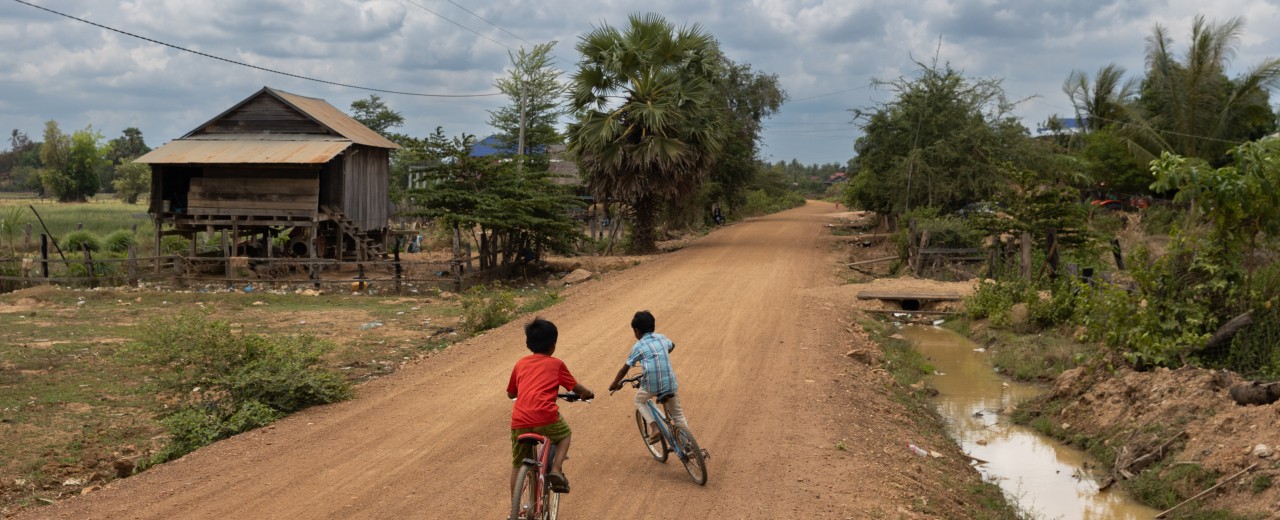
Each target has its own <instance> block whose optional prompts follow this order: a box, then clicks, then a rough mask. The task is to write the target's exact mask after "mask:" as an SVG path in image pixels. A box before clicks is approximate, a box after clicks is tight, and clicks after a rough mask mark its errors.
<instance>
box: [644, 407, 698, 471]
mask: <svg viewBox="0 0 1280 520" xmlns="http://www.w3.org/2000/svg"><path fill="white" fill-rule="evenodd" d="M656 401H657V398H656V397H654V398H650V399H648V400H646V401H645V402H644V403H645V404H647V405H649V413H652V414H653V418H654V421H653V422H655V423H657V425H658V430H659V431H661V432H662V436H663V437H664V438H666V439H667V447H669V448H671V449H672V450H673V451H675V453H676V457H679V458H680V460H684V459H685V458H687V457H688V454H686V453H685V452H684V450H682V449H680V443H678V442H676V432H673V431H671V430H669V429H668V428H667V421H669V420H671V419H670V417H667V414H666V412H665V411H659V410H658V404H657V402H656ZM664 408H665V406H664Z"/></svg>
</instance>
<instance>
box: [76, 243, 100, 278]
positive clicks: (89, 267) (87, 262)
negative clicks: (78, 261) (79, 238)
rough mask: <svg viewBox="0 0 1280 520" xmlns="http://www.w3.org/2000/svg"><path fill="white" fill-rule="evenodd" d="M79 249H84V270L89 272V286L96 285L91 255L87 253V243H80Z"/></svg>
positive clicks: (95, 274)
mask: <svg viewBox="0 0 1280 520" xmlns="http://www.w3.org/2000/svg"><path fill="white" fill-rule="evenodd" d="M80 250H81V251H84V270H85V271H87V272H88V273H89V287H97V286H98V276H97V273H95V271H97V269H94V267H93V256H91V255H90V254H89V244H85V243H81V244H80Z"/></svg>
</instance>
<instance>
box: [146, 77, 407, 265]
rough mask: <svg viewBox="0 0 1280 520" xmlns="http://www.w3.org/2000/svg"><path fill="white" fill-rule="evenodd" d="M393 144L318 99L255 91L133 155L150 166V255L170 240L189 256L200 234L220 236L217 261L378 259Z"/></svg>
mask: <svg viewBox="0 0 1280 520" xmlns="http://www.w3.org/2000/svg"><path fill="white" fill-rule="evenodd" d="M397 148H399V146H397V145H396V144H395V143H393V142H391V141H389V140H387V139H386V138H385V137H383V136H381V135H379V134H378V133H377V132H374V131H373V130H370V129H369V128H368V127H365V126H364V125H362V124H360V123H359V122H358V121H356V120H355V119H352V118H351V117H350V116H347V115H346V114H344V113H343V112H342V111H341V110H338V109H337V108H334V107H333V106H332V105H330V104H328V103H326V102H325V101H324V100H322V99H316V98H308V97H303V96H299V95H295V94H290V93H288V92H283V91H279V90H275V89H272V88H268V87H264V88H263V89H262V90H260V91H258V92H257V93H255V94H254V95H252V96H249V97H248V98H247V99H245V100H244V101H241V102H240V103H238V104H236V105H235V106H233V107H231V108H230V109H228V110H227V111H226V112H223V113H222V114H219V115H218V116H217V117H215V118H213V119H212V120H210V121H209V122H207V123H205V124H203V125H200V126H199V127H198V128H196V129H195V130H192V131H191V132H190V133H188V134H187V135H185V136H183V137H182V138H180V139H176V140H174V141H171V142H169V143H168V144H165V145H164V146H161V147H160V148H157V149H155V150H153V151H151V152H150V153H148V154H146V155H144V156H142V157H140V158H138V159H137V162H140V163H145V164H150V165H151V171H152V175H151V207H150V210H149V211H150V213H151V215H152V217H153V218H154V219H155V221H156V244H157V250H159V249H160V242H161V239H162V237H163V236H164V235H179V236H183V237H186V238H188V239H190V240H191V243H192V245H191V250H192V251H191V252H192V254H193V255H195V254H196V253H197V248H196V244H197V238H198V237H199V233H201V232H204V233H206V237H208V236H209V235H213V234H215V233H220V232H229V233H230V240H229V241H227V242H228V244H229V245H228V246H227V247H226V249H227V250H226V251H224V254H225V255H226V256H258V257H270V256H273V255H278V254H284V255H289V256H295V257H304V258H336V259H339V260H341V259H353V258H354V259H355V260H364V259H368V258H371V257H374V256H379V255H381V254H383V252H384V251H385V250H386V237H387V217H388V216H389V215H388V214H389V212H390V209H389V208H390V199H389V197H388V192H387V190H388V185H389V175H390V153H391V151H392V150H394V149H397ZM281 234H287V236H288V237H289V239H288V242H287V243H286V244H285V247H283V248H273V247H271V244H272V243H273V238H274V237H277V236H280V235H281Z"/></svg>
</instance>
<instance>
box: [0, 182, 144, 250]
mask: <svg viewBox="0 0 1280 520" xmlns="http://www.w3.org/2000/svg"><path fill="white" fill-rule="evenodd" d="M28 206H31V207H34V208H35V212H32V211H31V209H30V208H28ZM14 207H19V208H27V209H26V211H22V214H21V220H19V222H21V223H23V224H24V225H23V226H22V227H23V229H24V230H25V224H30V225H31V238H30V240H28V239H27V238H26V236H25V231H24V232H23V233H21V234H19V235H18V236H16V237H15V242H16V246H17V249H18V250H19V251H34V250H36V249H37V248H39V247H40V235H41V234H42V233H45V231H44V230H43V229H42V228H41V226H40V221H39V220H37V219H36V213H37V212H38V213H39V215H40V218H41V219H43V220H44V225H45V226H47V227H48V228H49V233H51V234H52V235H53V236H54V238H56V239H58V240H61V239H62V237H64V236H66V235H67V233H70V232H72V231H75V230H76V229H77V228H79V227H80V226H81V225H83V227H84V229H85V230H87V231H89V232H91V233H93V234H95V235H98V236H99V237H104V236H106V235H107V234H109V233H111V232H113V231H116V230H120V229H133V227H134V226H137V237H138V245H139V248H138V249H139V254H141V255H146V254H149V253H150V252H151V250H152V248H153V247H154V245H153V244H154V240H153V239H152V238H151V237H153V236H154V234H155V224H154V223H153V222H152V220H151V218H150V216H148V215H147V204H146V201H142V202H140V203H138V204H125V203H123V202H121V201H119V200H118V199H116V198H115V197H114V196H112V195H99V196H97V197H94V198H93V199H91V200H90V201H89V202H82V203H69V202H55V201H53V200H52V199H37V198H34V197H32V196H31V195H30V194H17V193H4V194H0V215H7V214H8V212H9V210H10V208H14ZM5 240H6V238H5V237H3V236H0V241H5ZM8 247H9V244H8V243H7V242H6V243H4V244H3V248H4V249H6V250H7V249H8Z"/></svg>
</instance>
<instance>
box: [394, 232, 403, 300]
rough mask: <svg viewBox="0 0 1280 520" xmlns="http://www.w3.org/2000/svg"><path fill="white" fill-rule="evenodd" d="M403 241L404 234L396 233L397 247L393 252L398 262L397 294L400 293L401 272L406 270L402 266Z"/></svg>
mask: <svg viewBox="0 0 1280 520" xmlns="http://www.w3.org/2000/svg"><path fill="white" fill-rule="evenodd" d="M403 242H404V236H402V235H396V248H395V252H394V253H392V257H393V258H394V259H395V262H396V294H400V274H401V273H402V272H404V270H403V268H402V267H400V245H401V243H403Z"/></svg>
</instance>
